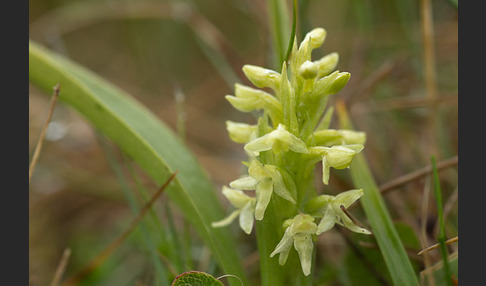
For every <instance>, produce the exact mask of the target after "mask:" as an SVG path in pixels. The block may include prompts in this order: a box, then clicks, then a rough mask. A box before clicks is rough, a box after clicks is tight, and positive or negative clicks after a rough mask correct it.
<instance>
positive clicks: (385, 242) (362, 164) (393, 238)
mask: <svg viewBox="0 0 486 286" xmlns="http://www.w3.org/2000/svg"><path fill="white" fill-rule="evenodd" d="M350 172H351V177H352V180H353V183H354V185H355V186H359V188H363V189H364V191H365V194H364V196H363V197H362V198H361V200H360V201H361V205H362V206H363V210H364V212H365V214H366V217H367V218H368V221H369V223H370V225H371V232H372V233H373V235H374V236H375V238H376V241H377V243H378V246H379V248H380V250H381V253H382V255H383V258H384V259H385V263H386V265H387V267H388V271H389V272H390V276H391V278H392V281H393V285H396V286H399V285H403V286H406V285H408V286H411V285H419V284H418V280H417V276H416V274H415V271H414V270H413V267H412V264H411V262H410V259H409V258H408V256H407V253H406V251H405V247H404V246H403V244H402V241H401V240H400V237H399V236H398V233H397V231H396V229H395V227H394V226H393V223H392V220H391V217H390V214H389V212H388V209H387V208H386V205H385V202H384V200H383V197H382V196H381V193H380V191H379V189H378V187H377V185H376V182H375V180H374V178H373V176H372V175H371V173H370V170H369V167H368V164H367V162H366V159H365V157H364V156H363V154H359V155H357V156H356V158H355V159H354V160H353V163H352V164H351V168H350Z"/></svg>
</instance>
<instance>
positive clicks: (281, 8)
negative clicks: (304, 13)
mask: <svg viewBox="0 0 486 286" xmlns="http://www.w3.org/2000/svg"><path fill="white" fill-rule="evenodd" d="M286 2H287V1H281V0H267V7H268V8H267V9H268V12H269V15H268V16H269V18H270V31H271V33H272V41H273V43H272V47H273V55H274V56H275V58H274V59H273V63H272V65H273V68H274V69H275V70H276V71H280V69H281V68H282V63H283V62H284V60H285V52H286V47H287V44H288V39H289V35H290V24H289V12H288V9H287V6H286V4H287V3H286Z"/></svg>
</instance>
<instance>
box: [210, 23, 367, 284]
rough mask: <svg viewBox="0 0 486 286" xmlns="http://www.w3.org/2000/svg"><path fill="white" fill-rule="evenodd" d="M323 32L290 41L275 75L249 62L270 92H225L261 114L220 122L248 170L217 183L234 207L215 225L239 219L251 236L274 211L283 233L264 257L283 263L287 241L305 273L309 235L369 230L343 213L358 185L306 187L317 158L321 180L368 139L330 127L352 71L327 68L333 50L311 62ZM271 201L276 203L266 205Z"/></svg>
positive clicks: (253, 76) (345, 164)
mask: <svg viewBox="0 0 486 286" xmlns="http://www.w3.org/2000/svg"><path fill="white" fill-rule="evenodd" d="M325 37H326V31H325V30H324V29H322V28H316V29H314V30H312V31H311V32H309V33H308V34H307V35H306V36H305V38H304V40H303V41H302V43H301V44H300V45H299V46H298V47H297V43H296V41H294V46H293V49H292V53H291V57H290V60H289V62H288V63H287V62H284V63H283V65H282V72H281V73H278V72H276V71H273V70H269V69H265V68H262V67H258V66H253V65H245V66H244V67H243V72H244V73H245V75H246V77H247V78H248V79H249V80H250V81H251V82H252V83H253V84H254V85H255V86H256V87H258V88H268V89H269V90H271V91H273V94H271V93H268V92H266V91H263V90H261V89H256V88H252V87H249V86H244V85H241V84H236V85H235V95H227V96H226V99H227V100H228V101H229V102H230V104H231V105H232V106H233V107H234V108H236V109H238V110H240V111H242V112H254V111H257V112H260V115H261V116H260V117H259V120H258V122H257V124H255V125H250V124H246V123H237V122H232V121H227V123H226V127H227V130H228V132H229V137H230V138H231V139H232V140H233V141H234V142H237V143H241V144H245V145H244V149H245V151H246V152H247V154H248V157H249V162H244V164H245V165H246V166H247V167H248V174H247V175H245V176H242V177H241V178H238V179H236V180H234V181H232V182H230V183H229V186H230V187H227V186H224V187H223V195H224V196H226V197H227V198H228V200H229V201H230V203H231V204H232V205H233V206H234V207H235V208H236V210H235V211H233V212H232V213H231V214H230V215H229V216H228V217H227V218H225V219H223V220H221V221H219V222H215V223H213V226H214V227H222V226H226V225H228V224H230V223H231V222H232V221H233V220H234V219H236V218H237V217H238V216H239V224H240V227H241V229H242V230H243V231H244V232H245V233H247V234H249V233H250V232H251V230H252V228H253V224H254V219H255V220H258V221H260V220H263V219H264V218H265V213H266V212H269V211H271V212H276V214H275V216H276V217H277V218H280V219H281V221H282V227H283V229H282V230H283V237H282V239H281V241H280V243H278V245H276V246H275V250H274V251H273V252H272V253H271V255H270V256H271V257H273V256H274V255H276V254H279V263H280V264H281V265H283V264H285V262H286V261H287V257H288V255H289V253H290V251H291V249H292V246H293V248H295V250H296V251H297V253H298V255H299V258H300V262H301V266H302V271H303V273H304V274H305V275H309V274H310V272H311V261H312V250H313V246H314V242H313V241H314V239H315V238H316V236H317V235H319V234H321V233H323V232H325V231H328V230H330V229H331V228H332V227H333V226H334V225H335V224H336V223H337V224H339V225H342V226H344V227H346V228H348V229H350V230H351V231H354V232H358V233H363V234H370V232H369V231H368V230H366V229H364V228H362V227H360V226H358V225H356V224H355V222H354V221H353V220H352V219H351V218H350V216H349V215H348V213H347V211H346V209H347V208H348V207H349V206H350V205H351V204H352V203H354V202H355V201H357V200H358V199H359V198H360V197H361V196H362V195H363V190H362V189H357V190H350V191H346V192H343V193H341V194H338V195H337V196H331V195H325V194H322V195H318V194H317V192H316V190H315V187H314V186H313V184H312V181H313V176H314V175H313V173H314V172H313V169H314V167H315V165H316V163H319V162H322V182H323V183H324V184H325V185H327V184H328V183H329V178H330V169H331V168H334V169H346V168H349V166H350V164H351V161H352V160H353V158H354V157H355V155H356V154H358V153H359V152H361V151H362V150H363V148H364V146H363V144H364V142H365V140H366V134H365V133H364V132H357V131H352V130H335V129H329V125H330V118H331V116H332V111H333V109H332V107H329V108H326V107H327V103H328V98H329V96H330V95H333V94H335V93H337V92H339V91H340V90H341V89H342V88H343V87H344V86H345V85H346V83H347V82H348V80H349V78H350V74H349V73H347V72H339V71H334V72H333V70H334V68H335V67H336V65H337V62H338V55H337V54H336V53H331V54H328V55H326V56H324V57H322V58H321V59H319V60H316V61H312V60H311V54H312V50H313V49H315V48H318V47H320V46H321V45H322V44H323V42H324V39H325ZM268 89H267V90H268ZM245 191H254V192H255V195H254V196H250V195H248V192H245ZM250 194H251V193H250ZM272 200H274V204H273V205H274V206H278V207H272V208H270V207H269V205H270V202H271V201H272Z"/></svg>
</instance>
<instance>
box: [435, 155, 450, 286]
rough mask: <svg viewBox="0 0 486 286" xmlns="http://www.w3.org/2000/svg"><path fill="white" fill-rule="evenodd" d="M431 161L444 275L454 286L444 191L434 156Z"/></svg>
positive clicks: (447, 283)
mask: <svg viewBox="0 0 486 286" xmlns="http://www.w3.org/2000/svg"><path fill="white" fill-rule="evenodd" d="M431 162H432V173H433V176H434V189H435V200H436V202H437V215H438V223H439V235H438V240H439V244H440V254H441V256H442V263H444V277H445V281H446V285H448V286H452V279H451V271H450V267H449V262H448V257H447V247H446V245H445V241H446V236H445V228H444V214H443V210H442V191H441V189H440V180H439V172H438V171H437V167H436V165H435V157H434V156H432V158H431Z"/></svg>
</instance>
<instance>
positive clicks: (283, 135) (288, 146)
mask: <svg viewBox="0 0 486 286" xmlns="http://www.w3.org/2000/svg"><path fill="white" fill-rule="evenodd" d="M244 148H245V150H247V151H251V152H263V151H268V150H272V151H274V152H275V153H281V152H287V151H289V150H292V151H294V152H296V153H309V150H307V145H306V144H305V143H304V141H302V140H301V139H300V138H299V137H297V136H295V135H294V134H292V133H290V132H289V131H287V129H286V128H285V126H284V125H282V124H279V125H278V127H277V129H275V130H273V131H272V132H270V133H267V134H265V135H263V136H262V137H259V138H256V139H255V140H253V141H251V142H249V143H248V144H246V145H245V147H244Z"/></svg>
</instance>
